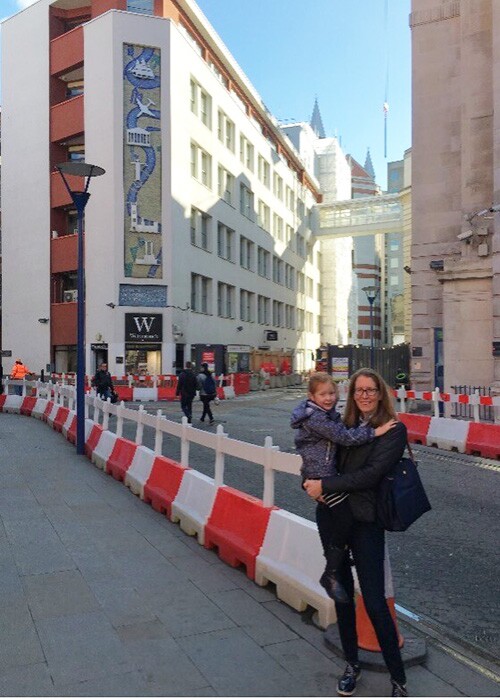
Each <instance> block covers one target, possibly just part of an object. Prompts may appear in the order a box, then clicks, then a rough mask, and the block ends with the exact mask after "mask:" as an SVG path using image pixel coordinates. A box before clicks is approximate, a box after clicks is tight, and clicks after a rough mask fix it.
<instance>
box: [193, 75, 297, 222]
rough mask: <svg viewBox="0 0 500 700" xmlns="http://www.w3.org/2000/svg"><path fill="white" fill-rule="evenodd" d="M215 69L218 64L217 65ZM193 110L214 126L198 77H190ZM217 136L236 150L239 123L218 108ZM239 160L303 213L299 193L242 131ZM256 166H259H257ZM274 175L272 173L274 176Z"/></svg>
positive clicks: (209, 106)
mask: <svg viewBox="0 0 500 700" xmlns="http://www.w3.org/2000/svg"><path fill="white" fill-rule="evenodd" d="M214 69H215V70H216V67H215V66H214ZM190 101H191V112H192V113H193V114H195V115H196V116H197V117H198V118H199V119H200V121H201V122H202V123H203V124H205V126H206V127H207V128H208V129H210V130H212V112H213V106H212V96H211V95H210V94H209V93H208V92H207V91H206V90H205V89H204V88H203V87H202V86H201V85H200V84H199V83H198V82H197V81H196V80H194V78H191V80H190ZM217 138H218V140H219V141H220V143H221V144H223V145H224V146H225V147H226V148H227V149H228V150H229V151H231V153H234V154H236V143H237V141H236V125H235V123H234V122H233V121H232V120H231V119H230V118H229V117H228V116H227V114H226V113H225V112H224V111H223V110H222V109H218V110H217ZM239 158H240V162H241V164H242V165H243V167H245V168H246V169H247V170H249V171H250V172H252V173H255V172H256V170H257V177H258V178H259V180H260V182H261V183H262V184H263V185H264V186H265V187H267V188H268V189H269V190H270V191H272V192H273V194H274V196H275V197H277V198H278V199H279V200H280V201H282V202H284V203H285V204H286V206H287V207H288V209H289V210H290V211H292V212H294V213H295V211H296V209H295V208H296V206H297V212H296V213H297V214H298V215H299V216H300V215H301V211H302V213H303V209H304V203H303V202H302V200H300V198H299V197H296V194H295V192H294V190H293V189H292V188H291V187H289V186H288V185H285V183H284V181H283V178H282V177H281V175H278V173H273V172H272V166H271V163H270V162H269V161H268V160H266V158H264V156H262V155H257V159H256V157H255V146H254V145H253V143H251V141H250V140H249V139H248V138H247V137H246V136H245V135H244V134H243V133H240V138H239ZM256 166H257V168H256ZM271 175H272V177H271Z"/></svg>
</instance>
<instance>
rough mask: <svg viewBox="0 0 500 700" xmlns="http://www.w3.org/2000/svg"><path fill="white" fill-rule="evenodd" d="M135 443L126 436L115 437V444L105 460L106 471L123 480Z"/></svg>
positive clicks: (135, 447) (130, 462)
mask: <svg viewBox="0 0 500 700" xmlns="http://www.w3.org/2000/svg"><path fill="white" fill-rule="evenodd" d="M136 449H137V443H135V442H132V440H127V439H126V438H117V440H116V442H115V446H114V447H113V450H112V452H111V454H110V456H109V459H108V461H107V462H106V472H107V473H108V474H111V476H112V477H113V478H114V479H116V480H117V481H123V480H124V479H125V474H126V473H127V469H128V468H129V467H130V465H131V464H132V460H133V459H134V455H135V451H136Z"/></svg>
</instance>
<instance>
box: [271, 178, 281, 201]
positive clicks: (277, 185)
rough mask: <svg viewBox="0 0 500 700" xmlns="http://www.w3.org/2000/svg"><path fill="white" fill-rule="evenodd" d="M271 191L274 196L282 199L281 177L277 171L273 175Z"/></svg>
mask: <svg viewBox="0 0 500 700" xmlns="http://www.w3.org/2000/svg"><path fill="white" fill-rule="evenodd" d="M273 192H274V196H275V197H277V198H278V199H280V200H281V201H283V178H282V177H280V176H279V175H278V174H277V173H274V175H273Z"/></svg>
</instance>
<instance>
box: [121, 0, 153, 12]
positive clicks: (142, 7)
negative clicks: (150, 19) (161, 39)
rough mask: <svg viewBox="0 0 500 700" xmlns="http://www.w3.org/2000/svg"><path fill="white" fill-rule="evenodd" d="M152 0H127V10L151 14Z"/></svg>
mask: <svg viewBox="0 0 500 700" xmlns="http://www.w3.org/2000/svg"><path fill="white" fill-rule="evenodd" d="M153 10H154V0H127V12H137V13H138V14H140V15H152V14H153Z"/></svg>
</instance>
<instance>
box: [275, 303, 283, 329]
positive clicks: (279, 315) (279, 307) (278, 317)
mask: <svg viewBox="0 0 500 700" xmlns="http://www.w3.org/2000/svg"><path fill="white" fill-rule="evenodd" d="M283 307H284V304H283V302H282V301H273V326H276V327H277V328H283V325H284V318H283Z"/></svg>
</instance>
